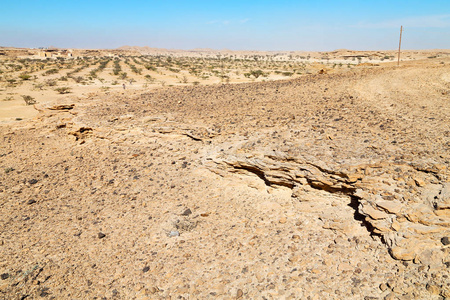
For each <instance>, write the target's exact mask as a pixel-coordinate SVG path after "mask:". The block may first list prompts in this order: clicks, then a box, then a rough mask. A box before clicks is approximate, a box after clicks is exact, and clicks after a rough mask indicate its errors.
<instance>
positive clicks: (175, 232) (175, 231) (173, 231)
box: [169, 230, 180, 236]
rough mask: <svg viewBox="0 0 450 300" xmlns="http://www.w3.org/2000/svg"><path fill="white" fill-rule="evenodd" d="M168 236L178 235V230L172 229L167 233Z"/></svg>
mask: <svg viewBox="0 0 450 300" xmlns="http://www.w3.org/2000/svg"><path fill="white" fill-rule="evenodd" d="M169 236H180V232H178V231H177V230H172V231H171V232H170V233H169Z"/></svg>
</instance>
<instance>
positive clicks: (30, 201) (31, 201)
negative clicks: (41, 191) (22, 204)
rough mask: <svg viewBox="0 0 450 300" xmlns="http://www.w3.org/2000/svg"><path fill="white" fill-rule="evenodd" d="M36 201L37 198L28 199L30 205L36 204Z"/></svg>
mask: <svg viewBox="0 0 450 300" xmlns="http://www.w3.org/2000/svg"><path fill="white" fill-rule="evenodd" d="M34 203H36V200H34V199H31V200H28V202H27V204H28V205H31V204H34Z"/></svg>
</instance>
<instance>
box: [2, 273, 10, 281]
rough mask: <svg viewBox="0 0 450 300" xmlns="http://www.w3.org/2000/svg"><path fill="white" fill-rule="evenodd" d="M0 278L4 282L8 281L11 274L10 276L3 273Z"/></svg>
mask: <svg viewBox="0 0 450 300" xmlns="http://www.w3.org/2000/svg"><path fill="white" fill-rule="evenodd" d="M0 278H1V279H2V280H6V279H8V278H9V274H8V273H3V274H2V275H0Z"/></svg>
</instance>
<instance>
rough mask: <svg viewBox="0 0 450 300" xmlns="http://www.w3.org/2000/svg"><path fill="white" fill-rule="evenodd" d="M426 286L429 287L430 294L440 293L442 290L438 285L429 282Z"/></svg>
mask: <svg viewBox="0 0 450 300" xmlns="http://www.w3.org/2000/svg"><path fill="white" fill-rule="evenodd" d="M426 288H427V291H428V292H430V294H432V295H439V292H440V291H439V287H437V286H436V285H434V284H430V283H427V286H426Z"/></svg>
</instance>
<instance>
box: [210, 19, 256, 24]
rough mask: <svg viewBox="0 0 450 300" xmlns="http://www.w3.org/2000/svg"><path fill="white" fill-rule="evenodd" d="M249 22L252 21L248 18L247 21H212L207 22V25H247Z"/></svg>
mask: <svg viewBox="0 0 450 300" xmlns="http://www.w3.org/2000/svg"><path fill="white" fill-rule="evenodd" d="M248 21H250V19H248V18H246V19H242V20H238V21H235V20H212V21H208V22H206V24H208V25H211V24H220V25H233V24H244V23H247V22H248Z"/></svg>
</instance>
